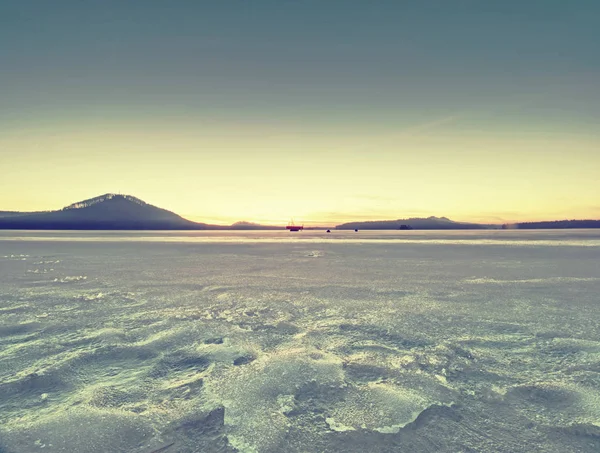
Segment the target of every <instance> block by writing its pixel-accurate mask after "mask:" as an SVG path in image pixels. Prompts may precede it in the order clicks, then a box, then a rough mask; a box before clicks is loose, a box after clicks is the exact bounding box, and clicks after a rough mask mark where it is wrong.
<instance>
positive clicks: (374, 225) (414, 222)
mask: <svg viewBox="0 0 600 453" xmlns="http://www.w3.org/2000/svg"><path fill="white" fill-rule="evenodd" d="M335 228H336V229H337V230H355V229H358V230H400V229H403V230H407V229H413V230H482V229H488V228H498V227H493V226H491V225H480V224H477V223H464V222H454V221H453V220H450V219H448V218H447V217H427V218H421V217H412V218H409V219H398V220H375V221H367V222H349V223H344V224H342V225H338V226H336V227H335Z"/></svg>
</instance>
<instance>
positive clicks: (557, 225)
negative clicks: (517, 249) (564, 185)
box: [503, 220, 600, 230]
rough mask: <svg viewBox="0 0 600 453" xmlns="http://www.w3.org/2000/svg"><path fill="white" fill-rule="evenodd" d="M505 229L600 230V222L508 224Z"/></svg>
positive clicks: (555, 221) (563, 221)
mask: <svg viewBox="0 0 600 453" xmlns="http://www.w3.org/2000/svg"><path fill="white" fill-rule="evenodd" d="M503 228H517V229H520V230H525V229H563V228H600V220H552V221H545V222H521V223H516V224H512V225H509V224H506V225H503Z"/></svg>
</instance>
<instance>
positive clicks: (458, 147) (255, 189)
mask: <svg viewBox="0 0 600 453" xmlns="http://www.w3.org/2000/svg"><path fill="white" fill-rule="evenodd" d="M445 123H446V122H444V124H443V125H444V126H445V129H444V132H443V133H441V132H440V133H439V134H425V133H422V131H419V130H418V129H417V130H413V131H411V133H408V134H407V133H403V132H402V131H400V132H395V131H390V130H388V131H384V132H381V131H378V132H377V133H375V132H372V131H371V132H368V133H367V132H362V133H361V132H353V131H352V129H351V128H349V129H348V130H346V131H342V132H338V131H336V132H330V133H320V134H318V133H305V132H304V131H298V130H294V129H292V128H288V129H286V128H278V129H277V130H274V129H273V128H272V127H265V126H261V125H256V124H249V125H239V124H238V125H233V126H227V125H210V127H204V128H202V127H197V128H192V127H190V125H189V124H179V125H170V126H169V127H163V128H160V127H154V126H153V125H151V126H146V127H143V126H141V125H138V126H131V127H129V128H127V129H125V128H124V127H117V126H116V125H108V126H106V127H105V128H104V129H103V128H98V127H92V126H85V127H81V128H72V129H71V128H66V127H63V128H60V127H51V128H49V129H44V128H42V129H40V130H34V129H22V130H20V131H19V130H16V129H15V130H14V131H13V132H12V133H9V134H4V135H3V136H2V137H0V148H1V149H2V150H6V151H4V154H3V156H2V167H3V177H2V179H1V180H0V189H1V195H0V210H23V211H30V210H49V209H58V208H61V207H63V206H65V205H68V204H70V203H72V202H74V201H79V200H81V199H85V198H90V197H93V196H97V195H100V194H102V193H106V192H121V193H127V194H131V195H134V196H136V197H138V198H141V199H143V200H145V201H147V202H149V203H151V204H154V205H157V206H159V207H162V208H165V209H169V210H172V211H174V212H176V213H178V214H180V215H182V216H184V217H186V218H189V219H191V220H195V221H203V222H208V223H222V224H229V223H232V222H235V221H241V220H245V221H253V222H260V223H270V224H285V223H287V222H288V221H289V219H290V218H294V219H295V220H296V221H297V222H304V223H306V224H333V223H340V222H344V221H352V220H379V219H396V218H406V217H415V216H417V217H427V216H430V215H436V216H446V217H449V218H451V219H454V220H461V221H479V222H490V223H500V222H511V221H528V220H546V219H557V218H560V219H562V218H598V217H600V203H599V202H598V200H599V196H600V189H599V184H598V178H597V169H598V168H600V156H599V153H598V152H597V150H598V149H600V147H599V145H600V142H599V140H598V138H596V137H585V136H577V135H561V136H549V137H547V138H545V137H546V136H544V137H540V136H527V135H526V134H521V135H520V136H519V135H517V134H515V135H514V136H507V135H503V134H500V133H498V134H488V135H482V134H476V133H467V132H465V131H453V130H452V128H451V126H452V125H451V124H445ZM435 126H436V127H437V125H435ZM232 131H233V132H232Z"/></svg>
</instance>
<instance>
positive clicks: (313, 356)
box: [206, 349, 344, 452]
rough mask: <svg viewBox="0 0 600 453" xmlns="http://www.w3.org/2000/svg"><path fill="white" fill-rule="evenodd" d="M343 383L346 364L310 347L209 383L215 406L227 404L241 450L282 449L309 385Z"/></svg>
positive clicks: (272, 356) (269, 356) (230, 429)
mask: <svg viewBox="0 0 600 453" xmlns="http://www.w3.org/2000/svg"><path fill="white" fill-rule="evenodd" d="M314 384H316V385H318V386H321V387H340V386H343V385H344V382H343V370H342V366H341V362H340V361H339V360H338V359H337V358H336V357H334V356H329V355H323V354H320V353H318V352H316V351H309V350H305V349H288V350H283V351H280V352H277V353H275V354H265V355H263V356H262V357H260V358H259V359H257V360H255V361H254V362H252V363H250V364H248V365H246V366H241V367H236V368H235V369H230V370H228V371H227V372H225V373H223V374H222V375H221V376H220V378H217V379H208V384H207V386H206V390H207V392H208V394H209V395H210V396H209V399H210V400H212V401H214V404H215V405H221V404H222V405H224V406H225V425H226V427H227V428H228V436H227V437H228V439H229V442H230V444H231V445H232V446H233V447H235V448H237V449H238V450H239V451H241V452H266V451H278V450H277V449H278V448H279V447H278V446H279V445H280V444H281V443H282V442H283V440H284V438H285V436H286V433H287V432H288V431H289V429H290V427H291V426H292V423H291V421H290V419H289V418H288V414H290V413H291V412H292V411H294V410H295V408H296V404H297V403H296V396H297V395H298V394H299V393H300V392H302V389H303V388H305V387H306V386H307V385H314Z"/></svg>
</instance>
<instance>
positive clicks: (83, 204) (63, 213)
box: [0, 193, 216, 230]
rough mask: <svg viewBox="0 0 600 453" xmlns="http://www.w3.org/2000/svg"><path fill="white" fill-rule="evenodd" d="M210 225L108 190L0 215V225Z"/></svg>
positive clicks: (83, 227) (170, 227)
mask: <svg viewBox="0 0 600 453" xmlns="http://www.w3.org/2000/svg"><path fill="white" fill-rule="evenodd" d="M211 226H212V225H207V224H204V223H196V222H192V221H190V220H186V219H184V218H182V217H180V216H178V215H177V214H175V213H173V212H171V211H167V210H165V209H161V208H157V207H156V206H152V205H150V204H148V203H145V202H144V201H142V200H140V199H139V198H135V197H132V196H129V195H116V194H110V193H108V194H105V195H101V196H99V197H95V198H90V199H89V200H84V201H80V202H77V203H73V204H71V205H69V206H67V207H65V208H63V209H61V210H59V211H49V212H36V213H22V214H15V213H11V215H8V216H0V228H2V229H36V230H38V229H39V230H45V229H47V230H57V229H64V230H201V229H208V228H210V227H211ZM215 227H216V226H215Z"/></svg>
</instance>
